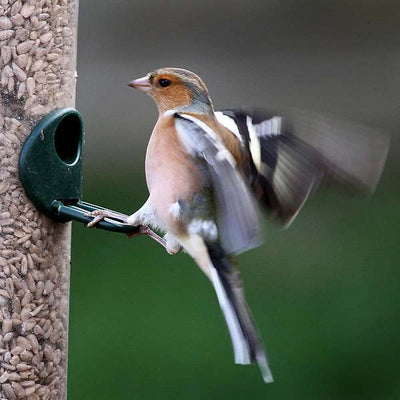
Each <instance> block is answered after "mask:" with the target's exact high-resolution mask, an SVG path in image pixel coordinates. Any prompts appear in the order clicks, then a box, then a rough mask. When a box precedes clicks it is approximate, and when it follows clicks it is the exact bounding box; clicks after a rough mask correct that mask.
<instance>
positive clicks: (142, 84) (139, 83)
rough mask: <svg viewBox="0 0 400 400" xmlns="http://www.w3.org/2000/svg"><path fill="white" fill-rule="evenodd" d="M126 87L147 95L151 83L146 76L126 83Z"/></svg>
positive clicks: (150, 88) (150, 89)
mask: <svg viewBox="0 0 400 400" xmlns="http://www.w3.org/2000/svg"><path fill="white" fill-rule="evenodd" d="M128 86H130V87H133V88H135V89H138V90H140V91H141V92H146V93H149V92H151V91H152V87H151V83H150V80H149V77H148V76H144V77H143V78H139V79H134V80H133V81H130V82H128Z"/></svg>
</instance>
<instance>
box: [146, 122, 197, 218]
mask: <svg viewBox="0 0 400 400" xmlns="http://www.w3.org/2000/svg"><path fill="white" fill-rule="evenodd" d="M145 169H146V181H147V186H148V189H149V192H150V200H151V202H152V204H153V206H154V207H155V209H156V211H157V214H158V215H159V217H160V218H161V219H162V220H163V221H164V223H165V224H166V225H168V220H169V219H170V215H169V214H171V212H170V210H171V206H172V205H173V204H175V203H176V202H178V201H185V200H191V199H193V197H194V196H195V195H196V193H198V192H200V191H201V189H202V186H203V184H204V182H203V176H202V173H201V170H200V167H199V166H198V165H196V162H195V160H194V159H193V158H192V157H190V156H189V155H188V154H187V153H186V152H185V151H184V150H183V149H182V147H181V145H180V142H179V139H178V136H177V132H176V129H175V121H174V117H173V116H169V117H160V119H159V120H158V121H157V124H156V126H155V127H154V130H153V133H152V135H151V138H150V141H149V144H148V147H147V152H146V162H145Z"/></svg>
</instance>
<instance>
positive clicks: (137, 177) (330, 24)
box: [69, 0, 400, 400]
mask: <svg viewBox="0 0 400 400" xmlns="http://www.w3.org/2000/svg"><path fill="white" fill-rule="evenodd" d="M398 15H400V4H399V2H398V1H380V2H377V1H361V0H360V1H355V0H353V1H317V0H314V1H288V0H281V1H272V0H264V1H261V0H260V1H250V2H249V1H244V0H238V1H235V2H229V1H225V0H224V1H211V0H206V1H202V2H190V1H189V2H188V1H186V2H184V1H169V2H165V1H162V0H153V1H152V2H147V1H135V2H129V1H122V0H115V1H112V2H110V1H105V0H102V1H99V0H96V1H95V0H86V1H82V2H81V4H80V20H79V48H78V74H79V79H78V86H77V108H78V109H79V110H80V111H81V112H82V114H83V116H84V120H85V126H86V144H85V169H84V173H85V180H84V199H85V200H87V201H92V202H96V203H98V204H101V205H104V206H107V207H110V208H113V209H116V210H120V211H122V212H125V213H131V212H133V211H135V210H136V209H137V208H138V207H139V206H140V205H141V204H142V203H143V202H144V200H145V199H146V197H147V189H146V187H145V182H144V171H143V169H144V167H143V161H144V153H145V148H146V145H147V141H148V138H149V135H150V132H151V129H152V127H153V125H154V122H155V119H156V109H155V106H154V105H153V104H152V101H151V99H150V98H148V97H146V96H144V95H143V94H141V93H138V92H134V91H132V90H130V89H128V88H127V87H126V86H125V83H126V82H127V81H129V80H131V79H133V78H135V77H139V76H142V75H144V74H145V73H147V72H148V71H150V70H153V69H155V68H157V67H160V66H180V67H185V68H188V69H191V70H194V71H195V72H197V73H198V74H199V75H200V76H202V77H203V78H204V80H205V81H206V83H207V85H208V87H209V90H210V93H211V96H212V98H213V100H214V103H215V106H216V108H223V107H232V106H238V105H249V106H251V105H257V106H265V107H268V106H297V107H302V108H307V109H311V110H315V111H322V112H323V111H329V112H332V113H335V114H336V115H338V116H339V117H342V118H346V119H352V120H356V121H360V122H363V123H366V124H368V125H372V126H379V127H383V128H384V129H386V130H387V131H389V132H391V133H392V134H393V141H392V142H393V143H392V147H391V152H390V154H389V160H388V164H387V168H386V169H385V172H384V174H383V179H382V182H381V184H380V186H379V187H378V190H377V192H376V193H375V195H374V196H373V197H371V198H361V197H348V196H347V197H346V196H342V195H340V194H337V193H335V192H333V191H329V190H324V191H322V192H320V193H318V194H317V195H315V196H314V197H313V198H312V199H310V200H309V201H308V202H307V203H306V205H305V207H304V209H303V210H302V212H301V213H300V214H299V216H298V218H297V219H296V221H295V223H294V224H293V225H292V226H291V228H290V229H289V230H286V231H280V230H279V229H278V228H277V227H276V226H274V225H273V224H271V223H269V222H268V221H267V220H266V222H265V229H264V231H265V244H264V246H262V247H261V248H259V249H257V250H254V251H252V252H249V253H247V254H244V255H242V256H240V258H239V262H240V265H241V271H242V275H243V279H244V281H245V285H246V291H247V297H248V301H249V304H250V306H251V308H252V310H253V313H254V315H255V317H256V320H257V322H258V325H259V328H260V331H261V332H262V334H263V336H264V341H265V344H266V347H267V349H268V351H269V357H270V360H271V365H272V369H273V373H274V376H275V380H276V382H275V383H274V384H271V385H265V384H264V383H263V382H262V379H261V376H260V374H259V371H258V368H257V366H247V367H243V366H237V365H234V363H233V354H232V349H231V344H230V340H229V336H228V332H227V330H226V328H225V325H224V321H223V318H222V315H221V312H220V310H219V307H218V304H217V300H216V296H215V294H214V293H213V289H212V288H211V285H210V284H209V283H208V282H207V280H206V278H205V277H204V276H203V275H202V273H201V272H200V271H199V270H198V269H197V268H196V267H195V265H194V263H193V262H192V261H191V260H190V259H189V257H187V256H186V255H177V256H169V255H167V254H166V253H165V251H164V250H163V249H162V248H160V247H159V246H157V245H156V244H155V243H153V242H152V241H150V240H149V239H147V238H142V237H139V238H135V239H131V240H127V239H126V238H125V237H124V236H122V235H117V234H111V233H108V232H102V231H99V230H92V231H88V230H87V229H86V228H85V227H84V226H81V225H79V224H74V226H73V235H72V276H71V308H70V346H69V399H70V400H78V399H140V400H150V399H151V400H153V399H161V398H162V399H177V400H178V399H218V400H223V399H266V398H268V399H273V400H283V399H285V400H291V399H307V400H308V399H316V400H338V399H351V400H367V399H368V400H369V399H374V400H375V399H385V400H386V399H387V400H395V399H400V319H399V315H400V268H399V265H398V264H399V254H400V250H399V237H400V235H399V226H400V205H399V194H400V183H399V182H400V181H399V177H400V168H399V147H400V146H399V128H400V118H399V104H400V103H399V100H400V95H399V92H400V91H399V89H400V87H399V86H400V79H399V76H400V74H399V70H400V69H399V67H400V52H399V44H398V39H399V37H400V27H399V24H398Z"/></svg>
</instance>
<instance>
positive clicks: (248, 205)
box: [175, 113, 261, 254]
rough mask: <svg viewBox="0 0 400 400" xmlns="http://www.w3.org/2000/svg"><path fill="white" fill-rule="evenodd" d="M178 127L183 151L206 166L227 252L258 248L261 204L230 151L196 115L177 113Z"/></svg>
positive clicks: (220, 235)
mask: <svg viewBox="0 0 400 400" xmlns="http://www.w3.org/2000/svg"><path fill="white" fill-rule="evenodd" d="M175 126H176V129H177V132H178V137H179V139H180V142H181V144H182V146H183V148H184V149H185V150H186V151H187V152H188V153H189V154H190V155H191V156H192V157H194V158H196V159H197V160H198V161H199V162H201V163H203V164H204V165H205V170H206V173H207V175H208V177H209V179H210V181H211V183H212V188H213V193H214V200H215V205H216V211H217V225H218V231H219V239H220V241H221V244H222V246H223V248H224V250H225V252H226V253H227V254H239V253H241V252H244V251H246V250H249V249H251V248H254V247H256V246H258V245H259V244H260V242H261V239H260V226H259V223H260V218H259V210H258V207H257V203H256V201H255V200H254V198H253V195H252V193H251V191H250V190H249V188H248V186H247V184H246V182H245V181H244V179H243V177H242V176H241V173H240V172H239V171H238V170H237V168H236V162H235V160H234V158H233V157H232V155H231V154H230V152H229V151H228V150H227V149H226V147H225V146H224V144H223V143H222V141H221V140H220V139H219V138H218V136H217V135H216V134H215V132H214V131H213V130H212V129H211V128H209V127H208V126H207V125H206V124H205V123H203V122H202V121H200V120H199V119H197V118H195V117H193V116H192V115H188V114H180V113H177V114H175Z"/></svg>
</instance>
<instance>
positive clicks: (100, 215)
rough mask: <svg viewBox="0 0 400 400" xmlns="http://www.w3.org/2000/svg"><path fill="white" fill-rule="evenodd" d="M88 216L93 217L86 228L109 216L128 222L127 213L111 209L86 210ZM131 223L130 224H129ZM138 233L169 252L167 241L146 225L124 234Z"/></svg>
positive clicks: (133, 235) (132, 235) (129, 235)
mask: <svg viewBox="0 0 400 400" xmlns="http://www.w3.org/2000/svg"><path fill="white" fill-rule="evenodd" d="M86 215H87V216H89V217H94V218H93V220H92V221H90V222H89V223H88V224H87V226H88V228H93V227H94V226H95V225H96V224H98V223H99V222H100V221H102V220H103V219H104V218H111V219H115V220H117V221H121V222H123V223H124V224H127V223H128V215H125V214H122V213H119V212H116V211H111V210H107V209H104V210H95V211H91V212H88V213H87V214H86ZM130 225H132V224H130ZM139 235H147V236H149V237H150V238H151V239H153V240H155V241H156V242H157V243H159V244H161V246H163V247H164V248H165V249H166V250H167V252H168V253H170V251H169V248H168V246H167V241H166V240H164V239H163V238H162V237H160V236H158V235H157V233H155V232H154V231H153V230H151V229H150V228H149V227H148V226H147V225H140V227H139V231H138V232H136V233H129V234H127V235H126V236H127V237H128V238H129V239H130V238H132V237H135V236H139ZM170 254H171V253H170Z"/></svg>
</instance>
